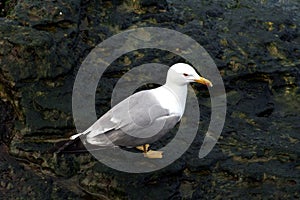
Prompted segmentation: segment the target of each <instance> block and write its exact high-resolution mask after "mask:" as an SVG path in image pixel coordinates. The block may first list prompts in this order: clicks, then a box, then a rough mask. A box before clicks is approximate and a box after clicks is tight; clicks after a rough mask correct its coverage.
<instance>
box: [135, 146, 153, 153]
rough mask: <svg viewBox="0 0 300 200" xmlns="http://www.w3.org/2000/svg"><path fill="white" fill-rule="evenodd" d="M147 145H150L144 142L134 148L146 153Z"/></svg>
mask: <svg viewBox="0 0 300 200" xmlns="http://www.w3.org/2000/svg"><path fill="white" fill-rule="evenodd" d="M149 147H150V145H149V144H144V145H142V146H137V147H135V148H136V149H138V150H140V151H143V152H144V153H147V151H148V149H149Z"/></svg>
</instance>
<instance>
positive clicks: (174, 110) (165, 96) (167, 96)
mask: <svg viewBox="0 0 300 200" xmlns="http://www.w3.org/2000/svg"><path fill="white" fill-rule="evenodd" d="M151 93H152V94H153V95H154V96H155V98H156V99H157V101H158V102H159V104H160V106H161V107H162V108H164V109H167V110H168V111H169V114H175V115H179V116H180V118H181V116H182V115H183V112H184V105H183V106H182V105H181V101H180V99H179V97H178V95H176V94H175V93H174V92H172V91H171V90H170V89H168V88H166V87H163V86H162V87H159V88H156V89H153V90H151Z"/></svg>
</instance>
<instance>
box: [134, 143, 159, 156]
mask: <svg viewBox="0 0 300 200" xmlns="http://www.w3.org/2000/svg"><path fill="white" fill-rule="evenodd" d="M149 146H150V145H149V144H144V145H142V146H137V147H136V148H137V149H138V150H140V151H143V152H144V157H146V158H162V157H163V156H162V153H163V152H162V151H153V150H148V149H149Z"/></svg>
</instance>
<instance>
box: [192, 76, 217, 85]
mask: <svg viewBox="0 0 300 200" xmlns="http://www.w3.org/2000/svg"><path fill="white" fill-rule="evenodd" d="M195 82H197V83H201V84H203V85H206V86H209V87H212V86H213V84H212V83H211V82H210V81H209V80H207V79H205V78H203V77H200V79H195Z"/></svg>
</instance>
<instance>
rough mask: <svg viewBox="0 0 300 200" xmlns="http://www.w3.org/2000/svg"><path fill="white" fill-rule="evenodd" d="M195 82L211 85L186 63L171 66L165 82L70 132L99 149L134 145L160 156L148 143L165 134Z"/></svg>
mask: <svg viewBox="0 0 300 200" xmlns="http://www.w3.org/2000/svg"><path fill="white" fill-rule="evenodd" d="M192 82H197V83H201V84H204V85H206V86H208V87H212V86H213V85H212V83H211V82H210V81H209V80H207V79H205V78H203V77H201V76H199V75H198V74H197V72H196V71H195V69H194V68H193V67H192V66H191V65H189V64H186V63H176V64H174V65H172V66H171V67H170V68H169V70H168V73H167V77H166V82H165V84H164V85H162V86H160V87H158V88H155V89H150V90H143V91H140V92H137V93H134V94H133V95H131V96H129V97H127V98H126V99H124V100H123V101H121V102H120V103H118V104H117V105H115V106H114V107H112V108H111V109H110V110H109V111H108V112H106V113H105V114H104V115H103V116H102V117H100V118H99V119H98V120H97V121H96V122H95V123H94V124H92V125H91V126H90V127H89V128H88V129H86V130H85V131H84V132H82V133H78V134H75V135H72V136H71V137H70V138H69V139H70V140H71V141H74V140H76V139H78V138H80V139H81V141H82V142H83V143H84V144H87V145H93V146H97V147H101V148H106V147H116V146H121V147H131V148H132V147H135V148H137V149H139V150H141V151H142V152H143V154H144V156H145V157H148V158H162V153H163V152H161V151H152V150H149V146H150V145H149V144H151V143H154V142H155V141H157V140H159V139H160V138H161V137H163V136H164V135H165V134H167V133H168V131H170V130H171V129H172V128H173V127H174V126H175V125H176V124H177V123H178V122H179V121H180V120H181V118H182V115H183V113H184V109H185V104H186V98H187V86H188V84H189V83H192Z"/></svg>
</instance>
